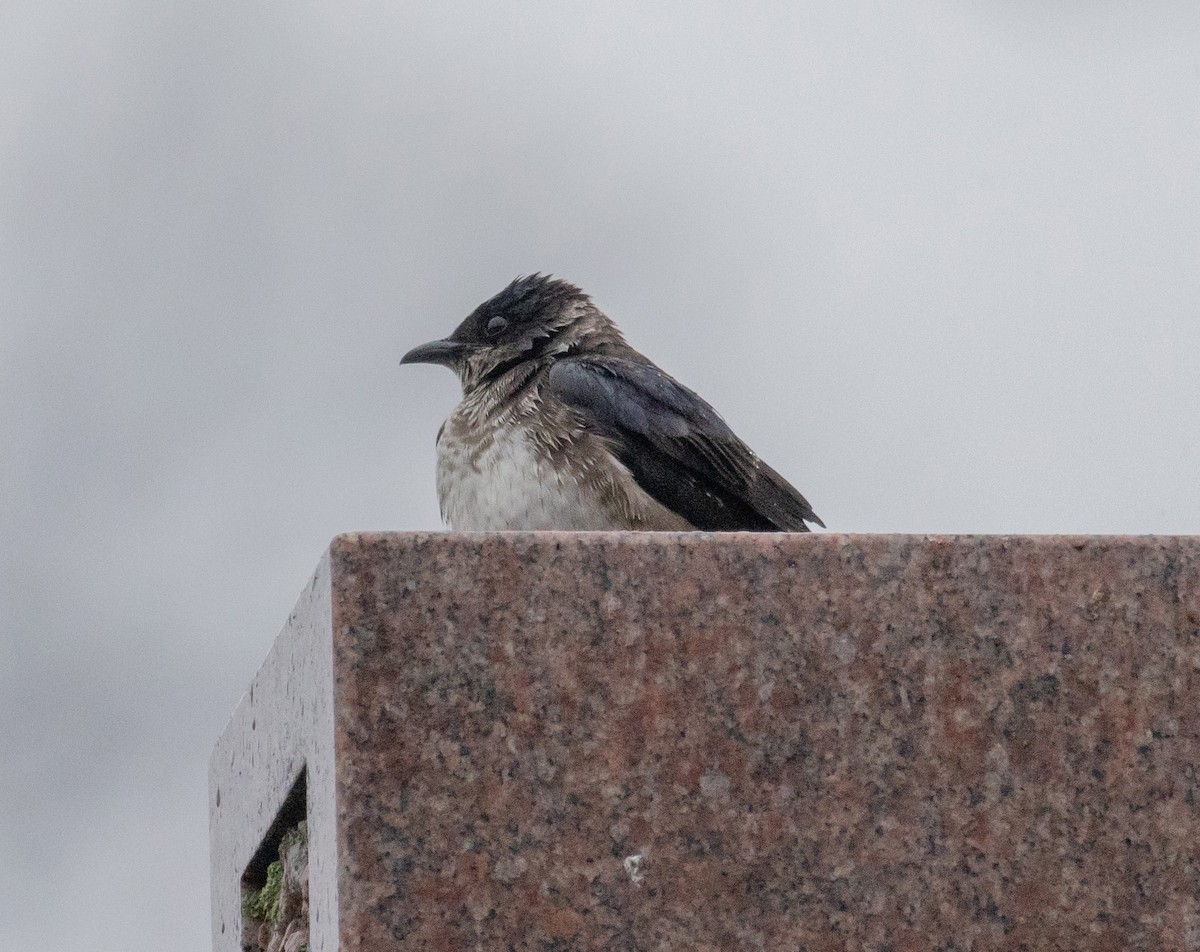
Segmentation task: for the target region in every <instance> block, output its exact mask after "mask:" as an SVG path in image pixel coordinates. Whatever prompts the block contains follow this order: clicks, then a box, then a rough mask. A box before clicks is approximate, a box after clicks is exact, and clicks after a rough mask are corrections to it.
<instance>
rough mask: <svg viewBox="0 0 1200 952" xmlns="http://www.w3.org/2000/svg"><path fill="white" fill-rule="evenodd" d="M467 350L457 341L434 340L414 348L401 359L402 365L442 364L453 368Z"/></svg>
mask: <svg viewBox="0 0 1200 952" xmlns="http://www.w3.org/2000/svg"><path fill="white" fill-rule="evenodd" d="M465 349H466V348H465V347H464V346H463V345H462V344H461V343H459V342H458V341H456V340H450V339H449V338H447V339H446V340H433V341H430V342H429V343H428V344H422V345H421V346H420V347H414V348H413V349H412V350H410V351H409V352H408V353H407V354H405V355H404V356H403V357H401V358H400V363H402V364H441V365H442V366H444V367H453V366H454V365H455V364H456V363H457V362H458V360H459V358H460V357H462V355H463V351H464V350H465Z"/></svg>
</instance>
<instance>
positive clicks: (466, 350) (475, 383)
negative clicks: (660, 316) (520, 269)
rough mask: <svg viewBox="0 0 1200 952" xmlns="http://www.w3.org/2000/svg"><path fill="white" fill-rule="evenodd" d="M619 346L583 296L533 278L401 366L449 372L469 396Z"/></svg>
mask: <svg viewBox="0 0 1200 952" xmlns="http://www.w3.org/2000/svg"><path fill="white" fill-rule="evenodd" d="M623 344H624V341H623V340H622V338H621V333H620V331H618V330H617V328H616V326H615V325H614V324H613V323H612V321H610V320H609V319H608V318H607V317H605V316H604V314H603V313H601V311H600V310H598V309H597V308H596V306H595V305H594V304H592V299H591V298H590V297H588V296H587V295H586V294H584V292H583V291H581V290H580V289H579V288H577V287H575V285H573V284H570V283H568V282H566V281H562V280H559V279H558V278H554V277H551V276H550V275H542V274H532V275H529V276H528V277H524V278H517V280H515V281H514V282H513V283H512V284H510V285H509V286H508V287H506V288H505V289H504V290H503V291H501V292H500V293H499V294H497V295H496V296H495V297H493V298H490V299H489V300H487V301H484V302H483V303H482V304H480V305H479V307H477V308H475V310H474V311H472V312H471V314H470V315H469V316H468V317H467V319H466V320H464V321H463V322H462V323H461V324H459V325H458V327H457V328H455V331H454V333H453V334H451V335H450V336H449V337H446V338H444V339H442V340H435V341H431V342H430V343H428V344H422V345H421V346H420V347H414V348H413V349H412V350H410V351H409V352H408V353H407V354H405V355H404V357H403V358H401V360H400V363H402V364H442V365H444V366H446V367H449V368H450V369H451V370H453V371H454V372H455V373H457V374H458V377H459V379H460V380H461V381H462V386H463V392H464V393H468V392H470V391H471V390H473V389H475V388H476V387H479V386H481V385H483V384H486V383H488V382H491V381H494V380H498V379H499V378H500V377H502V376H503V375H504V374H506V373H508V372H509V371H513V370H517V369H518V368H522V367H527V366H528V365H530V364H531V363H542V362H549V361H552V360H554V359H555V358H556V357H561V356H563V355H565V354H579V353H589V352H593V351H598V350H603V349H606V348H611V347H619V346H623Z"/></svg>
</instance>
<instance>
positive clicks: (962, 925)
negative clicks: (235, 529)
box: [213, 533, 1200, 952]
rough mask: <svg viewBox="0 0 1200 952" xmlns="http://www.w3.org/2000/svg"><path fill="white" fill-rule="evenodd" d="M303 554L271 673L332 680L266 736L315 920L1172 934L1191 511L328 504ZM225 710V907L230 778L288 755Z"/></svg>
mask: <svg viewBox="0 0 1200 952" xmlns="http://www.w3.org/2000/svg"><path fill="white" fill-rule="evenodd" d="M322 571H323V572H324V573H325V574H324V576H323V578H324V581H322V575H321V574H320V573H319V574H318V579H317V582H316V583H315V584H316V585H318V586H321V585H327V586H328V596H329V597H328V602H327V603H325V602H322V601H321V599H316V600H315V601H313V603H312V604H313V608H314V610H315V611H317V612H318V613H320V612H326V611H327V614H325V615H324V616H323V617H319V618H316V619H312V620H311V623H310V624H309V625H308V628H306V629H305V631H307V632H309V633H310V635H311V637H309V638H308V640H307V641H305V642H304V647H303V651H302V652H301V654H303V652H309V651H311V652H316V653H318V654H320V655H321V657H322V658H325V659H327V660H328V667H326V661H324V660H322V661H320V662H319V663H316V664H315V665H310V666H311V667H313V670H314V671H316V672H317V676H316V679H315V680H312V679H310V680H305V681H303V682H301V681H295V682H290V681H288V680H287V678H286V677H285V678H284V679H283V680H282V681H281V680H280V679H279V677H277V676H274V675H273V676H272V677H271V678H270V679H269V680H270V686H269V690H271V691H277V692H278V691H284V692H290V695H291V696H292V698H293V702H294V703H293V707H295V708H296V709H301V708H303V709H304V710H307V711H309V712H310V713H311V712H312V711H314V710H324V708H322V704H323V703H324V702H323V701H322V700H321V699H322V698H325V699H327V700H328V705H329V710H330V711H331V717H330V722H329V723H326V722H322V721H321V717H316V718H310V720H311V721H312V722H313V724H314V725H315V726H314V727H313V730H315V731H316V732H317V734H319V735H320V736H318V737H316V738H312V737H309V738H307V739H302V740H300V741H296V742H295V743H293V745H292V747H290V748H288V749H289V750H292V751H293V754H294V751H295V750H303V751H305V752H306V753H305V754H304V756H305V757H306V758H308V760H307V763H308V769H309V773H310V782H309V788H308V800H309V828H310V836H311V839H312V849H313V851H314V856H315V857H317V858H318V861H319V855H320V850H319V848H318V847H320V846H322V845H328V844H330V843H333V842H336V864H337V875H336V883H334V884H333V885H328V884H326V885H327V886H328V888H326V886H318V883H317V879H318V877H324V878H325V879H328V880H333V879H334V878H335V877H334V876H333V872H332V869H331V867H330V865H329V864H328V863H326V865H324V866H323V867H319V868H318V867H316V866H315V867H314V871H313V874H312V875H313V886H312V896H313V909H314V913H313V914H314V918H316V917H317V916H318V915H320V916H324V921H323V922H321V923H320V924H319V925H318V924H317V923H314V930H313V941H314V945H313V949H314V950H330V952H331V950H333V949H336V948H338V947H339V943H340V948H341V949H347V950H350V949H364V950H372V952H377V950H378V952H384V950H389V949H397V950H399V949H404V950H409V949H414V950H415V949H422V950H460V949H484V950H493V949H495V950H508V949H535V950H568V949H569V950H590V949H596V950H600V949H604V950H610V949H617V950H668V949H669V950H689V952H691V950H697V952H698V950H726V949H729V950H735V949H765V950H799V949H804V950H813V952H816V950H834V949H837V950H841V949H870V950H878V952H883V950H889V949H890V950H892V952H904V950H914V952H915V950H932V949H942V950H951V949H953V950H966V949H980V950H982V949H1065V950H1069V949H1079V950H1085V949H1086V950H1089V952H1092V950H1095V952H1103V950H1123V949H1139V950H1140V949H1145V950H1173V949H1198V948H1200V898H1198V897H1200V862H1198V861H1197V859H1196V858H1195V857H1196V856H1197V846H1198V843H1197V838H1198V835H1200V808H1198V807H1197V805H1196V765H1197V763H1200V700H1198V689H1200V539H1197V538H1090V537H1089V538H1084V537H1078V538H1075V537H1072V538H1064V537H1038V538H1031V537H1007V538H1002V537H957V538H949V537H945V538H942V537H933V538H929V537H914V536H842V535H834V534H815V535H760V536H752V535H723V536H712V535H702V534H687V535H675V534H641V535H631V534H624V533H609V534H550V533H547V534H519V533H513V534H489V535H471V534H433V535H424V534H421V535H417V534H398V535H356V536H343V537H340V538H338V539H337V540H335V541H334V543H333V546H332V548H331V550H330V553H329V555H328V557H327V560H326V562H325V563H324V567H323V569H322ZM296 630H297V625H296V622H295V619H294V620H293V624H292V625H291V626H290V627H289V630H288V631H285V633H284V635H283V636H281V639H280V644H277V646H276V648H275V649H274V652H273V655H272V657H273V658H274V656H275V654H277V653H280V652H281V651H284V652H285V653H286V654H287V656H288V657H291V658H293V659H295V658H296V657H297V656H296V653H295V652H296V649H295V647H294V646H293V647H292V648H287V644H286V643H287V642H288V640H289V638H290V639H292V640H293V641H294V640H296V639H295V633H296ZM322 632H323V633H322ZM312 633H316V634H315V635H313V634H312ZM322 653H323V654H322ZM282 670H286V666H285V667H283V668H281V667H279V666H278V665H275V666H274V667H273V662H272V660H271V659H269V660H268V664H267V666H265V667H264V672H268V673H269V672H271V671H276V672H278V671H282ZM310 674H312V672H310ZM327 674H328V677H329V678H331V683H326V682H324V681H322V680H321V678H323V677H326V675H327ZM263 677H264V675H263V673H260V675H259V679H258V680H257V681H256V688H255V698H256V700H255V702H254V704H255V705H261V704H263V703H264V698H263V694H262V691H263V686H262V684H261V683H260V682H261V681H262V679H263ZM306 677H307V675H306ZM312 699H316V700H312ZM243 708H245V704H244V705H243ZM245 713H246V712H245V711H244V710H243V709H239V713H238V714H237V715H235V719H234V722H233V723H232V724H231V726H230V729H229V731H227V732H226V735H225V736H224V737H223V738H222V741H221V744H220V745H219V747H218V751H217V753H216V754H215V755H214V762H213V764H214V765H213V771H214V780H213V784H214V790H215V789H216V788H217V787H221V788H222V789H223V790H224V791H225V799H224V800H223V801H222V806H220V807H217V806H215V804H214V831H216V830H218V829H220V830H223V831H225V833H227V834H229V835H228V836H227V837H226V838H225V839H224V840H222V839H221V838H220V837H218V836H217V835H216V833H214V887H213V888H214V902H215V903H218V904H219V903H220V902H223V901H227V900H226V898H225V897H226V894H227V893H228V892H229V890H228V889H224V887H222V886H221V884H220V883H219V882H218V879H220V878H222V877H223V878H224V881H229V880H230V877H232V881H233V883H234V885H235V886H236V879H237V877H238V876H239V875H240V874H241V870H242V868H244V863H245V862H246V861H248V858H249V856H250V855H251V854H252V853H253V852H254V850H255V848H256V847H257V845H258V842H259V840H260V839H261V837H262V836H263V835H264V831H265V827H264V826H263V824H264V823H268V824H269V821H270V820H269V814H270V812H271V808H270V807H269V803H268V807H267V808H264V809H257V810H256V809H255V808H254V807H253V804H254V803H256V802H257V801H255V800H254V797H247V796H244V795H243V793H242V791H243V790H245V789H253V790H256V791H261V790H263V789H266V788H267V787H269V786H270V783H269V782H268V781H261V782H260V781H259V780H258V779H257V778H259V777H260V776H262V777H267V776H269V777H275V778H277V777H280V776H283V775H286V774H288V772H289V771H291V772H292V773H294V771H295V767H296V764H295V760H294V759H293V760H289V761H288V764H289V767H288V769H287V770H282V769H275V768H274V767H273V766H272V763H271V758H272V756H274V753H275V752H276V751H277V748H278V749H282V748H279V745H276V746H275V747H272V745H271V744H269V743H264V742H263V740H262V737H261V732H262V730H263V725H262V723H261V722H260V723H259V724H258V726H257V728H255V729H254V730H250V729H249V727H248V724H247V720H246V717H245V716H244V715H245ZM301 720H302V719H301ZM322 725H323V726H322ZM308 729H309V728H308V727H306V726H303V724H291V725H286V726H285V725H281V724H279V723H273V724H272V725H271V727H270V731H274V732H278V731H283V733H285V734H287V733H288V731H291V734H290V735H288V736H293V737H294V736H295V735H304V732H305V731H306V730H308ZM256 734H257V735H258V736H254V735H256ZM247 745H249V747H250V748H253V749H254V751H255V753H254V756H253V758H250V757H249V756H248V755H247V753H246V751H247V749H248V747H247ZM283 747H287V744H284V745H283ZM231 752H238V753H239V756H240V757H241V759H240V760H239V761H238V766H237V769H234V770H230V769H227V765H226V762H227V761H228V759H229V755H230V754H231ZM314 759H315V760H316V762H314ZM314 771H315V775H316V776H317V778H318V780H319V779H320V778H322V777H326V778H332V790H330V789H329V787H328V785H326V786H322V783H321V782H317V783H314V782H313V780H312V777H313V775H314ZM280 783H282V781H281V782H280ZM285 793H286V789H282V790H278V791H277V793H276V795H275V797H274V801H275V807H274V808H275V809H277V808H278V803H279V802H282V798H283V795H284V794H285ZM256 796H259V794H256ZM267 801H271V798H270V797H267ZM250 816H252V817H253V819H246V818H247V817H250ZM239 838H240V839H239ZM219 842H220V843H225V844H226V848H224V852H221V851H219V850H218V844H219ZM234 843H236V846H234V845H230V844H234ZM239 862H240V863H242V864H243V866H242V867H239V866H238V863H239ZM231 888H232V887H231ZM330 890H332V892H330ZM322 897H325V898H324V900H322ZM322 902H324V904H323V905H322ZM318 909H319V910H320V911H319V912H318ZM230 916H234V917H236V911H234V912H232V913H231V912H229V911H228V908H225V909H224V910H222V909H221V908H218V907H217V906H215V907H214V934H215V936H216V938H217V945H216V948H217V949H219V950H226V949H233V948H236V946H233V945H230V944H229V943H228V942H225V944H222V941H223V940H224V939H225V937H226V936H227V935H229V934H230V932H227V933H225V934H223V935H222V934H217V931H216V930H217V926H218V925H219V924H220V923H221V922H226V923H227V922H228V919H229V917H230Z"/></svg>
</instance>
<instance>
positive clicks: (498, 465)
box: [437, 418, 621, 531]
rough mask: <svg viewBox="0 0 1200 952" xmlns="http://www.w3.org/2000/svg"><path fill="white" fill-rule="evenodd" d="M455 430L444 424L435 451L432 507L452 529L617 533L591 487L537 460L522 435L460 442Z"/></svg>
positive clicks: (505, 433)
mask: <svg viewBox="0 0 1200 952" xmlns="http://www.w3.org/2000/svg"><path fill="white" fill-rule="evenodd" d="M455 424H456V421H455V420H454V419H453V418H452V419H451V420H448V421H447V424H446V427H445V429H444V430H443V433H442V436H441V438H440V439H439V440H438V446H437V488H438V500H439V502H440V503H441V508H442V518H443V519H444V520H445V521H446V523H447V524H448V525H449V526H450V527H451V528H452V529H458V530H465V531H491V530H504V529H534V530H536V529H562V530H588V529H615V528H621V526H619V525H618V524H616V523H615V522H614V519H613V517H612V516H611V515H610V514H609V512H608V510H609V509H610V508H611V507H609V506H606V505H604V503H603V502H602V500H601V499H600V498H599V492H598V490H597V489H596V487H595V485H594V483H591V482H589V481H587V480H586V479H585V480H580V479H577V478H575V477H574V476H573V475H571V473H570V472H568V469H569V467H563V466H556V465H554V464H553V463H552V461H551V460H550V459H548V458H547V457H546V456H545V455H544V454H541V453H539V452H538V449H537V445H536V444H535V442H534V440H533V439H532V437H531V436H530V433H529V430H528V428H527V427H525V426H521V425H511V424H510V425H507V426H498V427H496V428H495V429H490V430H489V432H487V433H486V434H481V433H479V432H478V431H475V432H472V433H470V434H466V433H463V432H461V430H460V428H459V427H458V426H456V425H455ZM481 436H482V437H483V439H482V440H481V439H480V437H481Z"/></svg>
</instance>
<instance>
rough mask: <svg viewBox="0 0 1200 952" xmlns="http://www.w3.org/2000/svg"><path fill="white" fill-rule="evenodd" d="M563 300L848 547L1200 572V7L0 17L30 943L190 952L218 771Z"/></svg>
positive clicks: (1048, 1)
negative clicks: (464, 401)
mask: <svg viewBox="0 0 1200 952" xmlns="http://www.w3.org/2000/svg"><path fill="white" fill-rule="evenodd" d="M535 270H541V271H552V272H554V273H557V274H560V275H562V276H564V277H567V278H569V279H572V280H574V281H576V282H577V283H580V284H582V285H583V286H584V287H585V288H586V289H588V290H589V291H591V292H592V294H593V295H594V296H595V298H596V300H597V302H598V303H599V304H600V305H601V306H602V307H604V308H605V309H606V310H607V311H608V312H609V313H610V314H611V315H612V316H613V317H614V318H615V319H616V320H617V321H618V322H619V323H620V324H621V326H622V327H623V328H624V330H625V331H626V333H627V336H628V337H629V339H630V341H631V342H632V343H633V344H635V345H636V346H638V347H640V348H641V349H642V350H643V351H645V352H646V353H647V354H649V355H650V356H651V357H653V358H654V359H656V360H657V361H658V362H659V363H660V364H662V365H663V366H664V367H666V368H667V369H668V370H670V371H671V372H673V373H675V374H676V376H678V377H680V378H681V379H682V380H683V381H684V382H685V383H688V384H689V385H691V386H693V387H694V388H695V389H697V390H699V391H700V392H701V393H702V394H704V395H705V396H706V397H707V398H708V399H710V400H711V401H712V402H713V403H714V405H715V406H716V407H717V408H718V409H719V410H721V411H722V412H723V413H724V415H725V416H726V418H727V419H728V420H729V422H730V423H731V424H732V425H733V427H734V428H735V429H736V430H737V431H738V432H739V433H740V434H741V435H742V436H744V437H745V438H746V439H747V440H748V441H749V442H750V444H751V445H752V446H754V447H755V448H756V449H757V450H758V451H759V452H760V453H761V455H762V456H763V457H765V458H766V459H767V460H768V461H769V462H770V463H772V465H774V466H775V467H776V468H777V469H779V470H781V471H782V472H783V473H784V474H786V475H787V476H788V477H789V478H791V479H792V480H793V481H794V482H795V483H796V484H797V485H798V486H799V487H800V488H801V489H802V490H803V491H804V493H805V494H806V495H807V496H808V497H809V498H810V499H811V500H812V501H813V504H814V506H815V507H816V509H817V511H818V512H819V513H820V514H821V515H822V516H823V517H824V519H825V521H826V522H827V523H828V524H829V526H830V527H831V528H832V529H835V530H847V531H856V532H866V531H880V532H893V531H900V532H926V531H930V532H1094V533H1110V532H1120V533H1125V532H1133V533H1140V532H1154V533H1200V499H1198V493H1197V476H1196V474H1197V470H1198V469H1200V386H1198V385H1197V381H1198V380H1200V372H1198V371H1200V4H1196V3H1195V2H1194V0H1187V2H1182V0H1181V2H1177V3H1172V2H1167V0H1160V2H1158V3H1154V4H1145V3H1135V2H1132V0H1129V2H1119V0H1109V2H1089V3H1083V2H1075V0H1070V2H1054V0H1039V2H1010V0H1003V2H1001V0H992V2H983V0H976V2H962V0H953V2H952V0H943V2H934V0H929V2H912V0H904V2H892V3H882V2H875V3H867V2H861V0H814V2H810V3H783V2H779V3H764V2H753V0H738V2H721V3H713V2H696V0H692V2H689V3H686V4H685V3H682V2H677V3H668V2H662V3H646V2H644V0H641V2H637V3H634V2H628V3H623V2H610V3H599V4H597V3H594V2H593V3H586V4H585V3H571V2H557V3H536V2H530V0H524V2H521V3H516V2H492V3H456V2H439V3H422V4H413V3H404V2H399V3H397V2H395V0H388V2H382V0H377V2H361V3H346V2H339V3H334V2H321V0H316V2H308V3H292V4H284V3H275V4H269V5H267V4H261V3H254V2H249V3H248V2H245V0H237V2H233V0H204V2H198V0H173V2H170V3H163V2H161V0H91V2H83V0H36V2H34V0H8V2H6V3H4V4H3V5H2V6H0V292H2V302H0V447H2V450H0V530H2V534H0V540H2V541H3V546H2V547H0V559H2V560H3V561H2V563H0V910H3V912H2V913H0V948H4V949H14V950H15V949H22V950H25V949H30V950H32V949H67V948H71V949H95V950H102V952H109V950H111V952H142V950H146V952H149V950H155V952H158V950H162V949H167V948H170V949H178V950H203V949H207V947H208V942H209V939H208V882H207V878H208V872H207V852H206V851H207V814H206V804H205V797H206V786H205V772H206V760H207V756H208V752H209V750H210V748H211V745H212V742H213V740H214V739H215V737H216V736H217V734H218V733H219V732H220V730H221V729H222V727H223V725H224V722H225V719H226V717H227V715H228V713H229V711H230V710H231V709H232V708H233V706H234V705H235V704H236V702H237V700H238V698H239V697H240V695H241V692H242V690H243V689H244V688H245V686H246V685H247V683H248V682H249V679H250V677H251V675H252V674H253V672H254V670H255V668H256V666H257V664H258V663H259V661H260V660H261V659H262V658H263V657H264V656H265V654H266V652H267V650H268V648H269V646H270V643H271V640H272V637H273V635H274V634H275V632H276V631H278V629H279V627H280V625H281V624H282V622H283V621H284V619H285V618H286V616H287V614H288V611H289V610H290V608H291V606H292V603H293V601H294V599H295V598H296V597H297V596H298V594H299V593H300V591H301V589H302V587H303V586H304V584H305V582H306V580H307V578H308V575H309V573H310V571H311V570H312V569H313V567H314V566H315V565H316V562H317V560H318V558H319V556H320V554H321V551H322V549H323V548H324V546H325V545H326V544H327V542H328V540H329V539H330V537H332V536H333V535H334V534H335V533H337V532H340V531H343V530H353V529H412V528H420V529H430V528H435V527H437V526H438V516H437V507H436V501H435V496H434V489H433V438H434V433H435V431H436V429H437V426H438V424H439V422H440V421H441V419H442V418H443V417H444V416H445V415H446V414H447V413H448V411H449V410H450V408H451V406H452V405H453V403H454V402H455V400H456V397H457V385H456V383H455V381H454V378H453V377H452V376H451V375H450V374H449V373H448V372H446V371H444V370H441V369H438V368H424V367H413V368H409V367H405V368H403V370H401V369H400V368H398V367H397V361H398V359H399V357H400V355H401V354H402V353H403V352H404V351H405V350H407V349H408V348H409V347H411V346H412V345H414V344H417V343H420V342H422V341H425V340H428V339H430V338H432V337H437V336H442V335H443V334H445V333H446V332H447V331H449V329H450V328H451V327H453V326H454V324H455V323H457V322H458V320H459V319H460V318H461V317H462V316H463V315H464V314H466V313H467V312H468V311H469V310H470V309H471V308H473V307H474V306H475V305H476V304H477V303H478V302H479V301H481V300H482V299H484V298H486V297H488V296H490V295H491V294H492V293H493V292H495V291H496V290H498V289H499V288H500V287H501V286H503V285H504V284H505V283H506V282H507V281H508V280H510V279H511V278H512V277H514V276H515V275H517V274H519V273H524V272H529V271H535Z"/></svg>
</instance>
